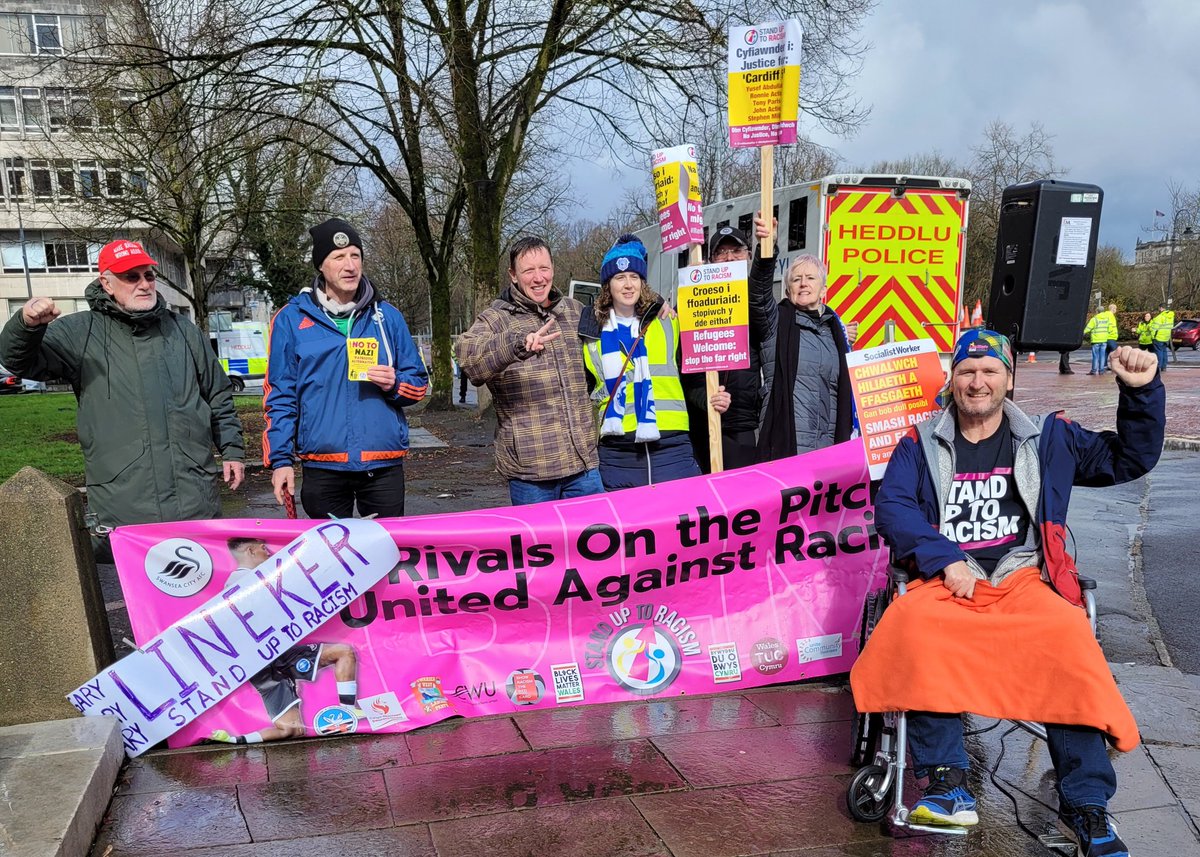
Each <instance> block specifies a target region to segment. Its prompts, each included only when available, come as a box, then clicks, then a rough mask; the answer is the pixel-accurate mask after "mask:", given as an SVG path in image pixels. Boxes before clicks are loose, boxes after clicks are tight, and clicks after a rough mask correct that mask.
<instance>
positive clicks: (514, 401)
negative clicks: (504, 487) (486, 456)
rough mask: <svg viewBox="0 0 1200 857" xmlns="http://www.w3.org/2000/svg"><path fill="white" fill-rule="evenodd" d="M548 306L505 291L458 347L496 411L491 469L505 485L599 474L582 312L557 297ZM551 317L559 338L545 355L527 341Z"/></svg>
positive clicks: (460, 358)
mask: <svg viewBox="0 0 1200 857" xmlns="http://www.w3.org/2000/svg"><path fill="white" fill-rule="evenodd" d="M550 301H551V302H550V306H548V307H541V306H537V305H536V304H534V303H533V302H532V301H530V300H529V299H528V298H526V297H525V295H524V294H522V293H520V291H519V290H517V289H516V288H510V289H507V290H506V291H505V292H504V293H503V294H501V295H500V297H499V298H498V299H497V300H495V301H493V302H492V304H491V306H489V307H488V308H487V309H485V310H484V311H483V312H481V313H480V314H479V317H478V318H477V319H475V323H474V324H473V325H471V329H470V330H468V331H467V332H466V333H464V334H463V335H462V336H461V337H460V338H459V342H458V363H459V366H460V367H462V371H464V372H466V374H467V377H468V378H469V379H470V380H471V382H472V383H473V384H476V385H480V384H485V385H487V388H488V389H489V390H490V391H491V393H492V398H493V399H494V400H495V406H496V420H497V425H496V469H497V470H499V471H500V473H501V474H503V475H504V476H505V477H506V478H508V479H524V480H528V481H543V480H548V479H564V478H566V477H568V476H574V475H576V474H579V473H582V472H583V471H585V470H591V469H592V468H595V467H597V466H598V459H597V457H596V436H597V435H596V412H595V409H594V408H593V407H592V404H591V401H590V399H589V397H588V386H587V380H586V376H585V372H584V368H583V345H582V343H581V342H580V341H579V335H578V328H579V314H580V312H581V311H582V310H583V305H582V304H580V303H579V302H578V301H576V300H573V299H572V298H567V297H563V296H562V295H561V294H559V293H558V292H557V291H552V292H551V293H550ZM551 317H553V318H554V319H556V320H557V326H556V327H555V328H551V330H558V331H560V332H561V333H562V335H561V336H560V337H558V338H557V339H555V340H553V341H551V342H549V343H548V344H547V345H546V348H545V350H544V351H540V352H536V353H530V352H528V351H526V350H525V337H526V336H528V335H529V334H530V333H533V332H535V331H536V330H537V329H538V328H540V327H542V326H543V325H544V324H545V323H546V322H547V321H548V320H549V319H550V318H551Z"/></svg>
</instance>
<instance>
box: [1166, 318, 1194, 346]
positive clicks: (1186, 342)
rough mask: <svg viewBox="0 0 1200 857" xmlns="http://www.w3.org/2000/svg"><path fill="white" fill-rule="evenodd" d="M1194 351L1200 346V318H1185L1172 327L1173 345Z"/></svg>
mask: <svg viewBox="0 0 1200 857" xmlns="http://www.w3.org/2000/svg"><path fill="white" fill-rule="evenodd" d="M1189 346H1190V347H1191V349H1192V350H1193V351H1195V350H1196V349H1198V348H1200V319H1196V318H1185V319H1184V320H1183V321H1181V322H1178V323H1177V324H1176V325H1175V326H1174V327H1173V328H1171V347H1172V348H1187V347H1189Z"/></svg>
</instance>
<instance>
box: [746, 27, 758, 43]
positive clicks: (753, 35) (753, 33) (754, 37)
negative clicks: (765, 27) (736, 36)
mask: <svg viewBox="0 0 1200 857" xmlns="http://www.w3.org/2000/svg"><path fill="white" fill-rule="evenodd" d="M757 41H758V30H756V29H754V28H753V27H751V28H750V29H749V30H747V31H746V44H748V45H752V44H754V43H755V42H757Z"/></svg>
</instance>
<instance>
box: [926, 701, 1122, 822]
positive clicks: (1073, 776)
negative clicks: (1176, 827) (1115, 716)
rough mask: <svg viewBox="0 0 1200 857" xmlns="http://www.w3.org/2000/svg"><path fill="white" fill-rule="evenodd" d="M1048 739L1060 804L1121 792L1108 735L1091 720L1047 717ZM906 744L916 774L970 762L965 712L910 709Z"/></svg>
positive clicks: (1087, 802)
mask: <svg viewBox="0 0 1200 857" xmlns="http://www.w3.org/2000/svg"><path fill="white" fill-rule="evenodd" d="M1046 743H1047V746H1048V748H1049V750H1050V760H1051V762H1052V763H1053V764H1054V773H1055V775H1057V777H1058V786H1057V788H1058V796H1059V801H1060V804H1061V806H1063V807H1081V806H1108V802H1109V800H1110V799H1111V798H1112V796H1113V795H1114V794H1116V793H1117V774H1116V772H1115V771H1114V770H1113V766H1112V762H1110V761H1109V760H1108V753H1107V752H1106V751H1105V747H1104V736H1103V735H1102V734H1101V733H1100V732H1099V731H1098V730H1096V729H1092V728H1091V727H1087V726H1060V725H1057V724H1053V723H1047V724H1046ZM908 746H909V750H910V752H911V753H912V766H913V773H914V774H915V775H916V776H917V777H925V776H928V774H929V771H930V769H932V768H935V767H937V766H938V765H948V766H950V767H951V768H967V767H969V764H968V760H967V751H966V748H964V747H963V728H962V718H961V717H960V716H959V715H957V714H932V713H929V712H911V713H909V715H908Z"/></svg>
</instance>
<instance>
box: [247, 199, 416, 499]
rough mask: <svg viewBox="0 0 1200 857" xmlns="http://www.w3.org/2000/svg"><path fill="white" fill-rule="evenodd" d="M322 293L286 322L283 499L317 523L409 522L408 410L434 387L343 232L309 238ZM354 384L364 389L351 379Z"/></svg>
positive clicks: (271, 365)
mask: <svg viewBox="0 0 1200 857" xmlns="http://www.w3.org/2000/svg"><path fill="white" fill-rule="evenodd" d="M309 234H310V235H312V238H313V256H312V258H313V267H315V268H316V269H317V271H318V273H317V276H316V278H315V279H314V280H313V284H312V286H310V287H309V288H306V289H304V290H303V291H302V292H301V293H300V294H298V295H297V296H296V297H294V298H292V300H291V301H289V302H288V304H287V306H285V307H284V308H283V309H281V310H280V311H279V312H278V313H276V314H275V318H274V319H273V320H272V322H271V350H270V358H269V360H268V363H267V377H266V379H265V381H264V383H263V390H264V396H263V403H264V408H265V411H266V421H267V428H266V431H265V432H263V463H264V464H266V466H268V467H270V468H271V469H272V471H273V472H272V474H271V484H272V486H273V487H274V489H275V499H277V500H278V501H279V502H280V504H283V503H284V502H285V495H290V494H292V493H294V491H295V479H296V476H295V470H294V462H295V461H296V460H297V459H298V460H300V461H303V462H304V479H303V481H302V483H301V488H300V501H301V503H302V504H303V505H304V511H305V512H307V513H308V516H309V517H310V518H326V517H329V516H333V517H337V518H346V517H350V516H351V515H353V514H354V506H355V504H356V503H357V504H358V512H359V514H360V515H364V516H367V515H378V516H379V517H397V516H400V515H403V514H404V456H405V455H406V454H407V452H408V420H407V419H405V416H404V410H403V409H404V408H405V407H406V406H408V405H413V404H416V403H417V402H419V401H421V399H423V398H424V397H425V391H426V388H427V385H428V380H429V379H428V375H427V374H426V371H425V365H424V363H423V362H422V360H421V355H420V353H419V352H418V351H417V345H416V343H415V342H413V338H412V336H411V334H409V332H408V325H406V324H405V322H404V316H403V315H401V314H400V311H399V310H398V309H396V308H395V307H394V306H392V305H391V304H390V303H388V302H386V301H385V300H384V299H383V298H382V297H381V296H380V295H379V293H378V292H377V291H376V290H375V287H374V286H373V285H372V284H371V281H370V280H368V279H367V277H366V276H365V275H364V274H363V254H362V239H361V238H360V237H359V235H358V232H356V231H355V229H354V227H352V226H351V225H350V224H349V223H347V222H346V221H344V220H338V219H336V218H335V219H332V220H327V221H325V222H324V223H322V224H320V225H319V226H314V227H313V228H312V229H310V230H309ZM352 373H353V377H352Z"/></svg>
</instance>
